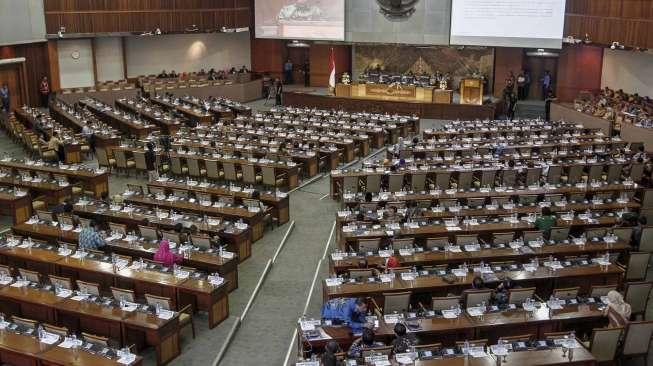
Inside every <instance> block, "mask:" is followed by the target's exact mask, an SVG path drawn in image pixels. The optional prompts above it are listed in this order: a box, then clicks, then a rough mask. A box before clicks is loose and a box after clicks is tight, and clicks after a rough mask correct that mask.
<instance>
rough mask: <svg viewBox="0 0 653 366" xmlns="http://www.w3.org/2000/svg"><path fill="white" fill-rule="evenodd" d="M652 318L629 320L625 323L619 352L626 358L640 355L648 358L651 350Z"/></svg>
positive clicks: (645, 358)
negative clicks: (647, 319)
mask: <svg viewBox="0 0 653 366" xmlns="http://www.w3.org/2000/svg"><path fill="white" fill-rule="evenodd" d="M651 336H653V320H649V321H639V322H630V323H628V325H626V331H625V334H624V340H623V346H622V351H621V354H622V356H624V357H626V358H632V357H642V358H643V359H644V360H647V359H648V353H649V352H651Z"/></svg>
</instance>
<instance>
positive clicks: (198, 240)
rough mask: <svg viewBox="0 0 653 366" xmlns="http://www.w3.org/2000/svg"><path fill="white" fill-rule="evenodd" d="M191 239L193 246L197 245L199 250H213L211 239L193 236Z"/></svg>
mask: <svg viewBox="0 0 653 366" xmlns="http://www.w3.org/2000/svg"><path fill="white" fill-rule="evenodd" d="M190 238H191V241H192V242H193V244H195V245H196V246H197V247H198V248H200V249H202V250H207V249H209V248H211V239H209V238H208V237H206V236H201V235H191V236H190Z"/></svg>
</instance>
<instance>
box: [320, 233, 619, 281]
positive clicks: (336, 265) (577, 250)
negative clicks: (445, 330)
mask: <svg viewBox="0 0 653 366" xmlns="http://www.w3.org/2000/svg"><path fill="white" fill-rule="evenodd" d="M630 248H631V247H630V244H629V243H627V242H625V241H618V242H617V243H613V244H606V243H605V242H602V241H601V242H592V241H588V242H587V243H586V244H585V245H583V246H579V245H576V244H554V245H544V246H543V247H541V248H531V247H528V246H525V247H523V249H520V250H517V251H516V250H513V249H511V248H510V247H508V246H507V245H506V246H505V247H504V248H498V247H492V248H491V249H481V250H479V251H475V252H467V251H464V250H463V251H462V252H460V253H458V252H446V251H444V250H438V251H436V252H433V251H423V252H415V254H413V255H407V256H403V255H399V254H395V258H397V260H398V261H399V266H400V267H412V266H430V265H439V264H452V265H456V264H462V263H478V262H481V261H485V262H498V261H517V262H522V263H525V262H528V261H530V260H531V258H534V257H539V258H543V257H547V256H549V255H552V256H557V257H568V256H579V255H590V256H596V255H599V254H603V253H605V252H610V253H625V252H628V251H629V250H630ZM361 260H366V261H367V265H368V267H377V268H380V267H381V266H384V265H385V260H386V258H384V257H380V256H378V255H372V256H364V255H357V256H355V257H347V258H345V259H342V260H334V259H333V257H332V256H329V269H330V273H336V274H344V273H347V271H348V270H350V269H354V268H359V267H358V263H359V261H361Z"/></svg>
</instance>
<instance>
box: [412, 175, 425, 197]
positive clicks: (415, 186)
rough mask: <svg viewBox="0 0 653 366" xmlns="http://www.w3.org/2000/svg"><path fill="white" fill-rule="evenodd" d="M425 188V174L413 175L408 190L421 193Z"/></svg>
mask: <svg viewBox="0 0 653 366" xmlns="http://www.w3.org/2000/svg"><path fill="white" fill-rule="evenodd" d="M425 187H426V174H424V173H413V174H412V175H411V177H410V188H411V189H412V190H413V192H422V191H424V189H425Z"/></svg>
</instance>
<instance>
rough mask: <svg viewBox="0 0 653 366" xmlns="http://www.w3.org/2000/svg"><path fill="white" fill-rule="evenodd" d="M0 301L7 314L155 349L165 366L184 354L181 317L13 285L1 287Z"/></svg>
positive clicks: (160, 362)
mask: <svg viewBox="0 0 653 366" xmlns="http://www.w3.org/2000/svg"><path fill="white" fill-rule="evenodd" d="M0 298H2V299H3V300H4V301H3V302H2V303H0V308H2V310H3V311H5V313H6V314H11V315H17V316H21V317H26V318H30V319H34V320H38V321H41V322H47V323H50V324H59V325H63V326H66V327H67V328H68V329H69V330H71V331H73V332H89V333H93V334H99V335H104V336H107V337H111V338H113V339H118V340H120V342H121V344H123V345H128V344H132V343H134V341H137V342H138V343H137V345H138V344H141V345H143V344H147V345H148V346H154V347H155V349H156V354H157V364H158V365H165V364H166V363H168V362H169V361H171V360H172V359H174V358H175V357H177V356H178V355H179V353H180V347H179V341H178V338H179V314H175V316H174V317H173V318H171V319H169V320H163V319H158V318H157V317H156V316H154V315H152V314H144V313H141V312H131V313H130V312H126V311H123V310H120V309H118V308H115V307H110V308H107V307H104V306H102V305H99V304H94V303H89V302H78V301H74V300H71V299H64V298H60V297H57V296H56V295H55V294H54V292H50V291H44V290H41V289H33V288H27V287H22V288H15V287H11V286H9V285H7V286H4V287H1V288H0ZM116 335H117V336H118V337H116ZM130 342H131V343H130ZM55 364H56V363H55Z"/></svg>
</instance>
